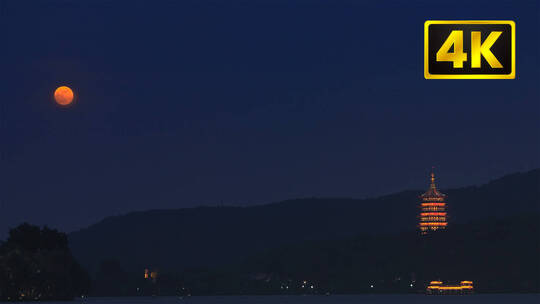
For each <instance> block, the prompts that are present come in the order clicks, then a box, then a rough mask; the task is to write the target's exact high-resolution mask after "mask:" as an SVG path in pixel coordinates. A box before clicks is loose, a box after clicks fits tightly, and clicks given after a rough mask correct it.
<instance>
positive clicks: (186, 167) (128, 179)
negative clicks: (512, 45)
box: [0, 0, 540, 236]
mask: <svg viewBox="0 0 540 304" xmlns="http://www.w3.org/2000/svg"><path fill="white" fill-rule="evenodd" d="M0 1H1V2H0V3H1V5H2V6H1V10H2V11H1V17H0V38H1V40H0V55H1V57H0V83H1V88H0V94H1V95H0V102H1V108H0V109H1V138H0V139H1V141H0V149H1V167H0V176H1V188H0V198H1V205H0V236H5V232H6V230H7V228H8V227H13V226H15V225H17V224H19V223H20V222H22V221H29V222H31V223H34V224H41V225H42V224H47V225H49V226H52V227H55V228H58V229H61V230H63V231H68V232H69V231H73V230H76V229H79V228H82V227H85V226H88V225H90V224H92V223H95V222H97V221H99V220H100V219H102V218H104V217H106V216H109V215H118V214H123V213H127V212H130V211H136V210H147V209H162V208H182V207H191V206H199V205H219V204H224V205H253V204H262V203H270V202H274V201H278V200H282V199H289V198H300V197H313V196H316V197H355V198H362V197H368V196H374V195H382V194H389V193H392V192H395V191H400V190H405V189H425V188H426V187H427V185H428V173H429V171H430V170H431V166H436V174H437V178H438V183H439V185H440V187H441V188H443V189H445V188H450V187H458V186H464V185H470V184H481V183H485V182H487V181H489V180H490V179H493V178H497V177H500V176H502V175H505V174H508V173H513V172H517V171H524V170H530V169H533V168H537V167H540V140H539V139H540V122H539V121H540V120H539V118H540V69H539V67H540V48H539V37H540V35H539V34H540V33H539V31H540V2H539V1H510V0H509V1H474V4H472V3H471V1H452V5H444V6H443V5H438V4H432V3H433V2H437V1H395V2H390V1H381V2H380V3H381V4H376V5H375V4H369V5H367V4H363V2H362V1H291V0H287V1H179V2H180V3H181V4H179V3H176V1H91V2H90V1H80V0H72V1H21V0H17V1H14V0H8V1H5V0H0ZM231 2H233V3H231ZM373 2H375V1H373ZM428 19H430V20H433V19H435V20H436V19H480V20H486V19H488V20H489V19H510V20H514V21H515V22H516V31H517V39H516V41H517V79H515V80H425V79H424V77H423V24H424V22H425V21H426V20H428ZM60 85H68V86H70V87H72V88H73V89H74V91H75V94H76V96H77V100H76V102H75V103H74V104H73V105H72V106H71V107H68V108H62V107H60V106H58V105H56V104H55V103H54V101H53V98H52V95H53V92H54V89H55V88H56V87H58V86H60ZM404 203H406V202H404ZM411 203H415V202H411ZM209 224H211V223H209Z"/></svg>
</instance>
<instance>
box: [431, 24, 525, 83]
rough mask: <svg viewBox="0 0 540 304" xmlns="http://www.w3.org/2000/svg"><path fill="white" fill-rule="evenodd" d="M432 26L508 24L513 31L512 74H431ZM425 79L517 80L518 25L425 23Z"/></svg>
mask: <svg viewBox="0 0 540 304" xmlns="http://www.w3.org/2000/svg"><path fill="white" fill-rule="evenodd" d="M432 24H508V25H510V28H511V29H512V71H511V72H510V74H462V75H460V74H430V73H429V58H428V50H429V41H428V35H429V32H428V29H429V26H430V25H432ZM424 77H425V78H426V79H515V78H516V23H515V22H514V21H512V20H427V21H426V22H425V23H424Z"/></svg>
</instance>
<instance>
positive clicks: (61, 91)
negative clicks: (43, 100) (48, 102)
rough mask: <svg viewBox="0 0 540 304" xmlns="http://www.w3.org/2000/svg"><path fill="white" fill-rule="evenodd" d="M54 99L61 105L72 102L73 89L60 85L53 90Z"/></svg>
mask: <svg viewBox="0 0 540 304" xmlns="http://www.w3.org/2000/svg"><path fill="white" fill-rule="evenodd" d="M54 100H56V103H58V104H59V105H62V106H67V105H69V104H70V103H72V102H73V91H72V90H71V89H70V88H69V87H66V86H61V87H58V88H57V89H56V91H54Z"/></svg>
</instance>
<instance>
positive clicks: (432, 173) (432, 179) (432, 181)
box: [429, 166, 437, 189]
mask: <svg viewBox="0 0 540 304" xmlns="http://www.w3.org/2000/svg"><path fill="white" fill-rule="evenodd" d="M434 169H435V166H433V167H431V185H430V186H429V187H430V188H431V189H437V187H435V173H434V172H433V171H434Z"/></svg>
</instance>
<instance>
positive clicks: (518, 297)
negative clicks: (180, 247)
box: [47, 294, 540, 304]
mask: <svg viewBox="0 0 540 304" xmlns="http://www.w3.org/2000/svg"><path fill="white" fill-rule="evenodd" d="M47 303H50V304H52V303H57V304H66V303H70V302H47ZM71 303H77V304H82V303H89V304H92V303H96V304H98V303H101V304H173V303H178V304H182V303H189V304H312V303H313V304H359V303H368V304H371V303H373V304H379V303H380V304H389V303H405V304H408V303H411V304H416V303H419V304H422V303H426V304H427V303H430V304H431V303H441V304H454V303H459V304H467V303H471V304H472V303H493V304H498V303H501V304H502V303H505V304H506V303H511V304H518V303H531V304H533V303H534V304H538V303H540V294H475V295H466V296H426V295H353V296H349V295H343V296H340V295H332V296H224V297H189V298H184V299H180V298H177V297H156V298H150V297H149V298H146V297H140V298H88V299H85V300H81V299H78V300H76V301H74V302H71Z"/></svg>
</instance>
